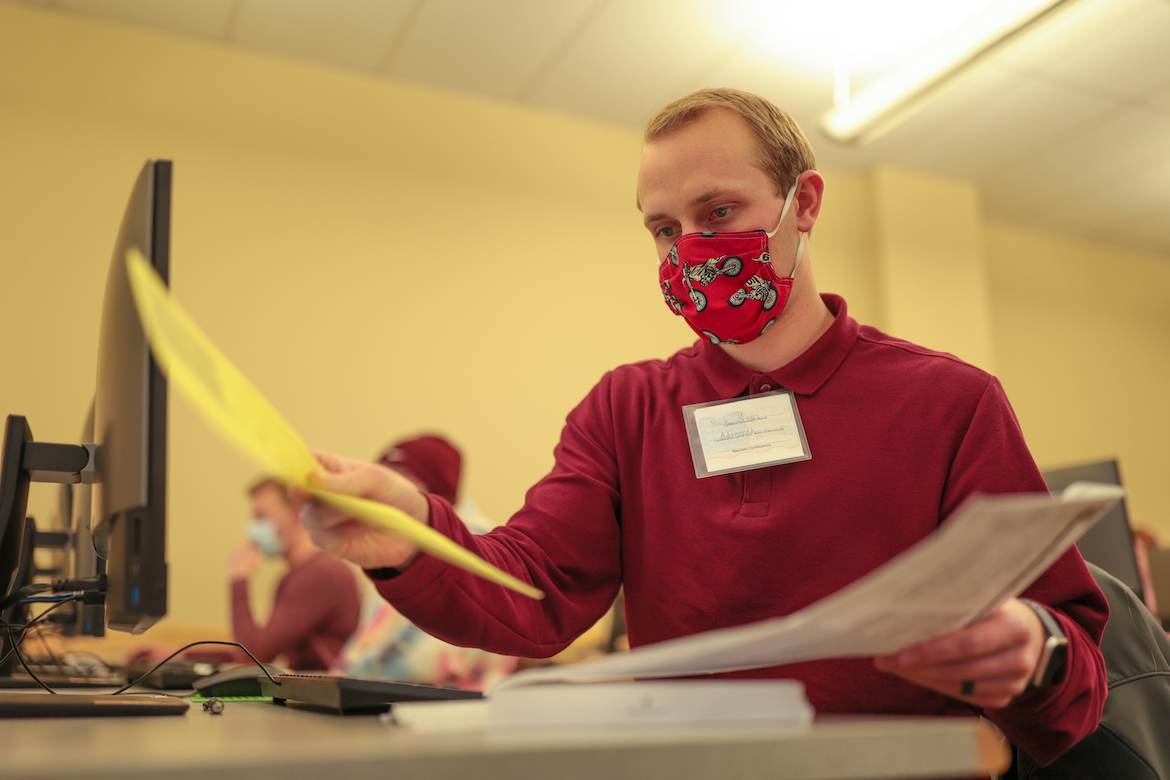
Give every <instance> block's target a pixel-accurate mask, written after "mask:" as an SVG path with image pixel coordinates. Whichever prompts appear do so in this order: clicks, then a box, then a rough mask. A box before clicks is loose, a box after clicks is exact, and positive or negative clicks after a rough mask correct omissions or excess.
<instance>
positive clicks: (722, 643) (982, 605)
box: [493, 482, 1125, 696]
mask: <svg viewBox="0 0 1170 780" xmlns="http://www.w3.org/2000/svg"><path fill="white" fill-rule="evenodd" d="M1124 494H1125V491H1124V490H1123V489H1122V488H1120V487H1118V486H1116V485H1098V484H1090V483H1084V482H1079V483H1076V484H1073V485H1070V486H1069V487H1068V489H1066V490H1065V491H1064V493H1063V494H1062V495H1061V497H1060V498H1054V497H1052V496H1049V495H1047V494H1039V493H1036V494H1012V495H996V496H982V495H981V496H975V497H973V498H972V499H971V500H969V501H967V502H966V503H964V504H963V506H962V507H960V508H959V509H958V510H957V511H956V512H955V514H954V515H953V516H952V517H951V519H950V520H948V521H947V522H946V523H944V524H943V526H942V527H941V528H940V529H939V530H938V532H937V533H935V534H933V535H931V536H930V537H928V538H926V539H924V540H922V541H921V542H919V543H918V544H917V545H915V546H914V547H912V548H910V549H909V550H906V551H905V552H904V553H902V554H901V555H899V556H897V557H895V558H893V559H892V560H890V561H889V562H887V563H886V564H885V565H883V566H880V567H879V568H877V569H875V570H874V571H873V572H871V573H870V574H869V575H867V576H865V577H862V578H861V579H859V580H857V581H856V582H854V583H853V584H851V585H849V586H847V587H845V588H842V589H841V590H839V591H838V592H836V593H834V594H833V595H831V596H828V597H826V598H824V599H821V600H820V601H818V602H816V603H815V604H812V605H810V606H808V607H806V608H804V609H802V610H800V611H799V612H795V613H793V614H791V615H788V616H787V617H779V618H773V619H770V620H764V621H761V622H759V623H752V624H750V625H746V626H738V627H735V628H724V629H718V630H715V631H708V632H705V633H702V634H695V635H694V636H688V637H682V638H680V639H672V640H670V641H667V642H660V643H658V644H654V645H647V646H645V647H640V648H637V649H635V650H633V651H631V652H629V653H625V654H621V655H608V656H604V657H602V658H600V659H598V660H596V661H588V662H585V663H580V664H573V665H567V666H548V667H542V668H538V669H530V670H527V671H523V672H519V673H517V674H514V675H512V676H511V677H507V678H505V679H504V680H502V681H501V682H500V683H499V684H497V685H496V687H495V688H494V689H493V696H495V695H497V694H498V693H499V692H502V691H504V690H507V689H509V688H512V687H518V686H524V685H533V684H536V683H553V682H585V681H591V680H614V679H628V678H652V677H687V676H694V675H700V674H710V673H715V672H732V671H739V670H743V669H757V668H761V667H767V666H779V665H781V664H790V663H796V662H798V661H808V660H813V659H818V658H843V657H850V656H853V657H857V656H874V655H886V654H892V653H897V652H899V651H901V650H904V649H905V648H907V647H909V646H910V645H913V644H917V643H918V642H922V641H925V640H927V639H931V638H933V637H936V636H940V635H942V634H945V633H948V632H950V631H954V630H957V629H959V628H962V627H963V626H966V625H969V624H970V623H973V622H975V621H977V620H979V619H980V618H981V617H983V616H985V615H987V614H989V613H990V612H992V611H993V610H994V609H996V608H997V607H998V606H1000V605H1001V604H1003V603H1004V602H1005V601H1007V600H1008V599H1009V598H1011V597H1013V596H1016V595H1019V594H1020V593H1021V592H1023V590H1024V589H1025V588H1027V587H1028V586H1029V585H1030V584H1031V583H1032V582H1034V581H1035V580H1036V578H1037V577H1039V576H1040V575H1041V574H1042V573H1043V572H1044V571H1045V570H1046V569H1047V568H1048V567H1049V566H1051V565H1052V564H1053V563H1054V562H1055V561H1056V559H1057V558H1059V557H1060V556H1061V555H1062V554H1063V553H1064V552H1065V550H1067V549H1068V548H1069V547H1070V546H1071V545H1072V544H1073V543H1074V542H1075V541H1076V540H1077V539H1078V538H1079V537H1080V536H1081V535H1082V534H1083V533H1084V532H1085V531H1087V530H1088V529H1089V528H1090V527H1091V526H1092V525H1093V523H1095V522H1097V520H1099V519H1100V518H1101V517H1102V516H1103V515H1104V514H1105V513H1106V512H1108V511H1109V510H1110V509H1111V508H1112V507H1113V506H1114V504H1116V503H1117V502H1118V501H1120V500H1121V498H1122V496H1124Z"/></svg>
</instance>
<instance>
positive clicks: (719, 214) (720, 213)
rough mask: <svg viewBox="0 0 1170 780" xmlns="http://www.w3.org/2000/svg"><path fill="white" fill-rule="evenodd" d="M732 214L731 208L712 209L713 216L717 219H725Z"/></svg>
mask: <svg viewBox="0 0 1170 780" xmlns="http://www.w3.org/2000/svg"><path fill="white" fill-rule="evenodd" d="M730 213H731V206H719V207H718V208H714V209H711V216H712V217H715V218H716V219H723V218H724V217H726V216H727V215H728V214H730Z"/></svg>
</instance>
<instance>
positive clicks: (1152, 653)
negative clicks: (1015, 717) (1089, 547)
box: [1015, 563, 1170, 780]
mask: <svg viewBox="0 0 1170 780" xmlns="http://www.w3.org/2000/svg"><path fill="white" fill-rule="evenodd" d="M1088 566H1089V571H1090V572H1092V574H1093V577H1094V578H1096V580H1097V584H1098V585H1100V586H1101V590H1103V591H1104V592H1105V597H1106V598H1107V599H1108V600H1109V623H1108V625H1106V626H1105V634H1104V635H1103V636H1102V637H1101V655H1103V656H1104V658H1105V672H1106V675H1107V678H1108V682H1109V697H1108V698H1107V699H1106V700H1105V711H1104V713H1103V714H1102V716H1101V725H1100V726H1098V727H1097V730H1096V731H1094V732H1093V733H1092V734H1090V735H1089V736H1087V737H1085V738H1084V739H1083V740H1081V741H1080V742H1078V743H1077V744H1075V745H1073V746H1072V747H1071V748H1069V750H1068V751H1067V752H1065V753H1064V754H1063V755H1062V756H1060V757H1059V758H1057V759H1056V761H1054V762H1053V763H1052V764H1050V765H1048V766H1046V767H1042V766H1039V765H1038V764H1037V763H1036V762H1035V761H1033V760H1032V758H1031V757H1030V756H1028V754H1027V753H1024V752H1023V751H1022V750H1020V749H1019V748H1016V750H1015V759H1016V761H1015V765H1016V776H1017V778H1018V780H1098V779H1099V780H1115V779H1117V778H1125V780H1170V638H1168V637H1167V635H1166V632H1165V631H1163V630H1162V626H1161V624H1160V623H1159V622H1158V619H1157V618H1155V617H1154V616H1153V615H1151V614H1150V611H1149V610H1148V609H1146V607H1145V605H1144V604H1142V602H1141V601H1140V600H1138V598H1137V596H1135V595H1134V593H1133V591H1131V590H1130V589H1129V588H1128V587H1126V586H1125V585H1124V584H1122V582H1121V580H1119V579H1117V578H1116V577H1114V576H1113V575H1111V574H1109V573H1108V572H1106V571H1105V570H1104V569H1102V568H1100V567H1098V566H1095V565H1093V564H1091V563H1090V564H1088Z"/></svg>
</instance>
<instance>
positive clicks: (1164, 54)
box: [1030, 2, 1170, 98]
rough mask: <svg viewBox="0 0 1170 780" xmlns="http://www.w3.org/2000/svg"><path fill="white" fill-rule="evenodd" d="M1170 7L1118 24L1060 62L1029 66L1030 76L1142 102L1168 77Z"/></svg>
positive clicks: (1158, 6)
mask: <svg viewBox="0 0 1170 780" xmlns="http://www.w3.org/2000/svg"><path fill="white" fill-rule="evenodd" d="M1168 36H1170V3H1166V2H1157V3H1153V4H1151V5H1148V6H1146V7H1143V8H1140V9H1137V12H1136V13H1133V14H1132V15H1127V16H1126V17H1125V19H1124V21H1122V22H1121V23H1119V24H1112V25H1109V26H1107V27H1106V29H1104V30H1098V31H1097V34H1095V35H1093V36H1092V37H1090V38H1088V39H1086V40H1083V41H1080V42H1079V43H1078V44H1077V45H1075V46H1068V47H1066V50H1065V54H1064V56H1054V57H1050V58H1048V59H1047V60H1045V61H1043V62H1033V63H1031V67H1030V69H1031V70H1034V71H1037V72H1040V73H1045V74H1047V75H1050V76H1052V77H1053V78H1057V79H1062V80H1066V81H1068V82H1070V83H1073V84H1079V85H1084V86H1086V87H1091V88H1093V89H1097V90H1100V91H1101V92H1103V93H1106V94H1112V95H1120V96H1122V97H1127V98H1136V97H1140V96H1142V95H1144V94H1146V93H1148V92H1150V90H1152V89H1154V88H1156V87H1157V86H1159V85H1161V84H1163V83H1165V81H1166V77H1167V74H1168V73H1170V46H1168V45H1167V37H1168Z"/></svg>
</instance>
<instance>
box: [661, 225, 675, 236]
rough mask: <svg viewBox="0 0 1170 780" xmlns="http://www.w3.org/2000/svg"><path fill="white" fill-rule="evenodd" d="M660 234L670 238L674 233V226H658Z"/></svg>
mask: <svg viewBox="0 0 1170 780" xmlns="http://www.w3.org/2000/svg"><path fill="white" fill-rule="evenodd" d="M658 235H660V236H662V237H663V238H670V237H671V236H673V235H674V228H673V227H671V226H670V225H666V226H665V227H660V228H658Z"/></svg>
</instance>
